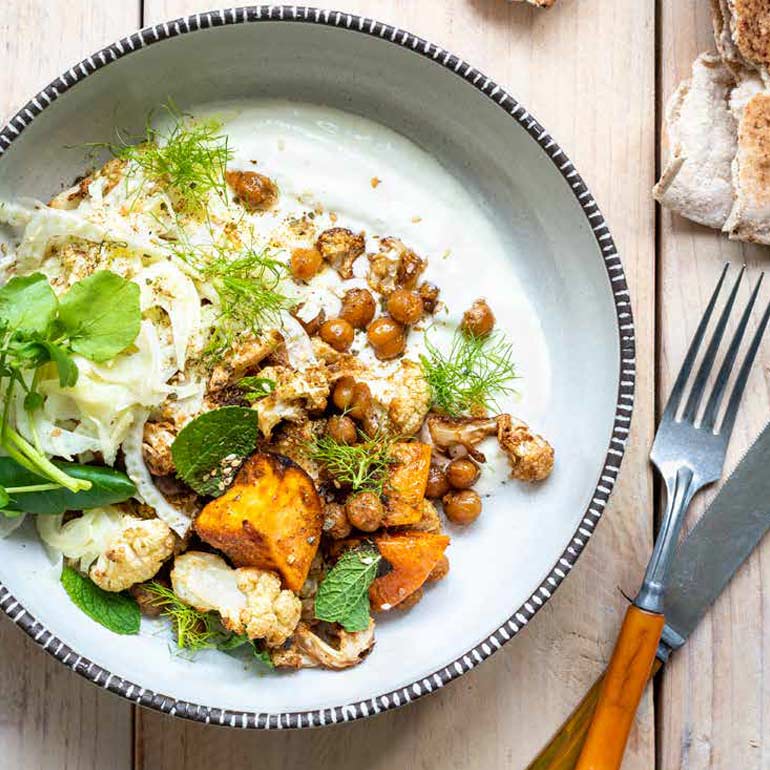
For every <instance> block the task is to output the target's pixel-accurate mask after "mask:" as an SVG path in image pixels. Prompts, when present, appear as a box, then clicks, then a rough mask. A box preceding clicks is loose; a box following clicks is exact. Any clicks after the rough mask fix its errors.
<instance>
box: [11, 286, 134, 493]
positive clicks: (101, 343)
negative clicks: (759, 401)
mask: <svg viewBox="0 0 770 770" xmlns="http://www.w3.org/2000/svg"><path fill="white" fill-rule="evenodd" d="M140 324H141V310H140V306H139V287H138V286H137V285H136V284H135V283H132V282H131V281H127V280H126V279H124V278H121V276H119V275H116V274H115V273H111V272H109V271H98V272H96V273H93V274H92V275H90V276H88V277H87V278H84V279H83V280H82V281H78V282H76V283H74V284H73V285H72V287H71V288H70V290H69V291H68V292H66V293H65V294H64V295H63V296H62V297H61V298H57V297H56V295H55V294H54V292H53V289H51V287H50V285H49V284H48V279H47V278H46V277H45V276H44V275H43V274H42V273H34V274H32V275H27V276H22V277H17V278H12V279H11V280H10V281H8V283H6V284H5V285H4V286H3V287H2V288H0V390H2V393H3V405H2V421H1V422H0V446H2V448H3V449H4V450H5V452H6V454H7V455H8V456H9V457H11V458H12V459H13V460H14V461H15V462H16V463H17V464H18V465H20V466H21V467H22V468H24V469H25V470H27V471H29V472H30V473H33V474H35V475H36V476H39V477H43V480H44V481H48V482H50V483H51V484H53V485H55V486H62V487H65V488H66V489H68V490H69V491H70V492H79V491H83V490H88V489H90V488H91V481H90V480H88V479H87V478H75V477H74V476H72V475H70V474H68V473H66V471H65V470H63V469H62V467H60V466H58V465H55V464H54V463H53V462H51V461H50V460H49V459H48V458H47V457H46V456H45V454H44V453H43V451H42V450H41V447H40V442H39V441H38V438H37V436H36V435H33V440H34V445H33V444H31V443H30V442H29V441H27V439H25V438H24V437H23V436H22V435H21V434H19V433H18V431H16V430H15V429H14V428H13V427H12V426H11V424H10V416H11V407H12V405H13V402H14V397H15V395H16V393H17V392H18V391H19V390H21V391H22V392H23V393H24V407H25V409H26V410H27V411H29V412H34V411H35V410H36V409H38V408H40V407H41V406H42V404H43V396H42V394H40V392H39V391H38V382H39V379H40V375H41V369H42V367H44V366H47V365H49V364H52V365H53V366H55V367H56V370H57V372H58V375H59V384H60V385H61V386H62V387H72V386H74V385H75V384H76V383H77V380H78V368H77V365H76V363H75V361H74V359H73V357H72V354H73V353H78V354H80V355H82V356H83V357H84V358H88V359H90V360H91V361H96V362H102V361H108V360H110V359H111V358H114V357H115V356H116V355H118V354H119V353H121V352H123V351H124V350H125V349H126V348H127V347H129V346H130V345H131V344H132V343H133V341H134V340H135V339H136V336H137V334H138V333H139V328H140ZM30 371H31V372H32V373H33V374H32V377H31V379H29V381H28V378H27V377H26V376H25V374H26V373H27V372H30ZM33 432H34V429H33ZM32 487H34V489H33V488H29V487H27V488H25V487H24V486H22V487H18V486H14V487H13V488H12V490H13V491H11V490H7V489H6V490H3V491H2V493H0V503H2V502H3V501H5V502H7V498H8V497H9V496H10V495H14V494H20V493H24V492H34V491H43V490H42V489H41V488H40V484H33V485H32ZM52 488H53V487H52ZM0 507H2V506H0Z"/></svg>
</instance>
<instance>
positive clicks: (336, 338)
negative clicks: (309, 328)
mask: <svg viewBox="0 0 770 770" xmlns="http://www.w3.org/2000/svg"><path fill="white" fill-rule="evenodd" d="M318 334H319V335H320V337H321V339H322V340H323V341H324V342H326V343H328V344H329V345H331V346H332V347H333V348H334V349H335V350H337V351H339V352H340V353H344V352H345V351H346V350H347V349H348V348H349V347H350V346H351V345H352V344H353V336H354V335H355V332H354V331H353V327H352V326H351V325H350V324H349V323H348V322H347V321H346V320H345V319H344V318H330V319H329V320H328V321H326V322H325V323H323V324H321V329H320V330H319V332H318Z"/></svg>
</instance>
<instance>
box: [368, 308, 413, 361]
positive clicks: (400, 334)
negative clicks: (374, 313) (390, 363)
mask: <svg viewBox="0 0 770 770" xmlns="http://www.w3.org/2000/svg"><path fill="white" fill-rule="evenodd" d="M366 336H367V338H368V340H369V344H370V345H371V346H372V347H373V348H374V354H375V355H376V356H377V358H379V359H380V360H381V361H387V360H388V359H390V358H395V357H396V356H398V355H401V353H403V352H404V348H405V347H406V334H405V332H404V327H403V326H402V325H401V324H400V323H398V321H394V320H393V319H392V318H388V317H386V316H383V317H382V318H378V319H377V320H376V321H372V322H371V323H370V324H369V328H368V329H367V330H366Z"/></svg>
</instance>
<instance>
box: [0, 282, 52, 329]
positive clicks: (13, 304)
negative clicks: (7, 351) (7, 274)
mask: <svg viewBox="0 0 770 770" xmlns="http://www.w3.org/2000/svg"><path fill="white" fill-rule="evenodd" d="M57 307H58V301H57V299H56V295H55V294H54V293H53V289H52V288H51V287H50V286H49V285H48V279H47V278H46V277H45V276H44V275H43V274H42V273H33V274H32V275H25V276H21V277H18V278H11V280H10V281H8V283H6V284H5V286H3V287H2V288H1V289H0V320H2V321H3V322H4V323H5V324H7V328H8V329H10V330H11V331H24V332H39V333H41V334H42V333H44V332H45V331H46V330H47V329H48V327H49V326H50V324H51V322H52V321H53V319H54V318H55V316H56V309H57Z"/></svg>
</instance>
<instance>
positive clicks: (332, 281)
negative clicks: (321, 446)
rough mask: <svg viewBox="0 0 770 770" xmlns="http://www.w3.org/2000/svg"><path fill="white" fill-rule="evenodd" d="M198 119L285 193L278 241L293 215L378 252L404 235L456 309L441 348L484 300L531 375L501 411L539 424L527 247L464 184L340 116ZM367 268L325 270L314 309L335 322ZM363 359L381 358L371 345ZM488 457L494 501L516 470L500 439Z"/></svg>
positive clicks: (252, 106) (369, 127)
mask: <svg viewBox="0 0 770 770" xmlns="http://www.w3.org/2000/svg"><path fill="white" fill-rule="evenodd" d="M192 113H193V114H194V115H196V116H216V117H217V118H219V119H220V120H222V121H223V123H224V130H225V132H226V133H227V135H228V138H229V144H230V146H231V148H232V150H233V151H234V158H233V161H232V162H231V164H230V165H231V167H235V168H242V169H244V170H247V169H251V170H257V171H259V172H260V173H264V174H266V175H267V176H269V177H271V178H272V179H273V180H274V181H275V182H276V183H277V184H278V187H279V190H280V203H279V206H278V208H277V209H276V210H274V211H273V212H271V213H269V214H267V215H260V216H259V217H258V218H257V219H256V221H257V222H258V223H259V224H258V225H257V227H258V228H259V229H261V228H265V232H266V233H267V232H269V231H270V230H272V229H274V228H275V227H276V226H277V225H278V223H279V222H280V221H281V220H283V219H284V218H285V217H286V216H287V215H301V214H302V213H304V212H306V211H308V210H310V209H313V207H314V206H317V208H318V210H319V211H321V210H322V212H323V213H321V214H320V215H319V216H317V217H316V220H315V222H316V224H317V225H318V228H319V231H320V230H322V229H325V228H326V227H331V226H338V227H347V228H350V229H351V230H353V231H360V230H363V231H364V232H365V234H366V238H367V252H376V251H377V250H378V240H377V238H378V237H384V236H389V235H390V236H395V237H397V238H399V239H400V240H402V241H403V242H404V243H405V244H406V245H407V246H408V247H410V248H411V249H413V250H414V251H415V252H416V253H417V254H418V255H419V256H420V257H422V258H424V259H427V261H428V267H427V270H426V272H425V274H424V276H423V277H424V278H425V279H427V280H429V281H431V282H433V283H435V284H436V285H437V286H439V288H440V289H441V295H440V299H441V301H442V302H443V303H444V309H443V310H442V311H441V312H440V313H438V314H437V316H436V319H435V322H434V328H433V329H432V330H431V339H432V340H434V342H435V343H437V344H438V345H439V346H442V345H443V344H445V342H446V341H448V339H449V337H450V336H451V333H452V331H453V330H454V328H455V327H456V326H457V324H458V323H459V322H460V320H461V317H462V314H463V312H464V310H465V309H467V308H468V306H469V305H470V304H471V302H472V301H473V300H474V299H476V298H477V297H484V298H485V299H486V300H487V302H488V303H489V305H490V307H491V308H492V310H493V312H494V314H495V316H496V318H497V328H499V329H501V330H503V331H505V333H506V334H507V335H508V337H509V338H510V341H511V342H512V344H513V349H514V359H515V362H516V368H517V373H518V375H519V379H518V380H517V381H516V383H515V387H516V393H515V394H514V395H512V396H511V397H509V398H506V399H504V400H503V401H502V402H501V403H500V409H501V411H510V412H511V413H513V414H515V415H517V416H520V417H522V419H525V420H528V421H530V420H531V421H532V422H533V423H535V424H536V423H537V422H538V418H539V417H540V415H541V414H542V413H543V411H544V409H545V408H546V405H547V404H548V401H549V391H550V377H551V373H550V369H549V362H548V354H547V348H546V343H545V339H544V336H543V331H542V328H541V325H540V322H539V319H538V317H537V315H536V313H535V310H534V308H533V307H532V306H531V304H530V302H529V301H528V298H527V296H526V295H525V293H524V292H523V290H522V288H521V285H520V283H519V281H518V279H517V276H516V274H515V271H514V263H515V260H512V259H511V258H510V250H511V249H512V248H515V247H514V246H512V245H511V243H509V242H507V241H506V240H504V239H503V238H502V237H501V235H500V233H499V232H498V231H497V229H496V228H495V225H494V223H493V221H492V220H491V219H490V217H489V216H488V215H487V214H486V213H485V212H484V210H483V208H482V206H481V205H479V203H478V202H477V201H475V200H474V198H473V197H472V196H471V194H470V193H469V192H468V191H467V190H466V189H465V188H464V186H463V185H462V183H461V182H460V180H458V179H457V178H456V177H454V176H453V175H452V174H450V173H449V172H448V171H447V170H446V169H445V168H444V167H443V166H442V165H441V164H440V163H439V162H438V161H437V160H436V159H434V158H433V157H432V156H431V155H429V154H428V153H426V152H425V151H423V150H421V149H420V148H419V147H417V145H415V144H414V143H412V142H411V141H409V140H408V139H406V138H405V137H403V136H401V135H400V134H398V133H396V132H395V131H393V130H391V129H389V128H386V127H384V126H382V125H380V124H377V123H374V122H372V121H370V120H367V119H365V118H361V117H359V116H356V115H352V114H349V113H345V112H342V111H339V110H334V109H330V108H327V107H320V106H315V105H310V104H302V103H292V102H287V101H272V100H262V101H257V102H237V103H227V104H221V105H207V106H206V108H205V110H204V109H201V110H195V109H193V110H192ZM254 161H256V164H255V163H254ZM373 180H377V181H376V182H375V181H373ZM330 214H333V215H336V219H333V217H330ZM303 245H306V244H303ZM367 265H368V261H367V259H366V257H365V256H363V257H361V258H359V260H357V262H356V264H355V266H354V273H355V276H357V277H356V278H354V279H352V280H351V281H346V282H345V283H344V286H343V285H342V282H341V281H340V279H339V277H338V276H337V274H336V272H335V271H334V270H332V269H327V270H325V271H324V272H323V273H322V274H321V275H319V276H318V277H317V278H315V279H314V280H313V281H312V282H311V284H310V288H311V297H309V298H308V299H307V301H308V302H312V304H313V306H314V307H315V306H317V307H318V308H319V309H320V307H324V309H325V310H326V312H327V316H333V315H335V314H336V313H337V312H338V310H339V297H341V296H342V294H343V293H344V291H345V290H346V289H348V288H352V287H354V286H362V287H365V286H366V282H365V280H364V279H363V275H365V273H366V267H367ZM309 312H310V311H308V313H309ZM353 349H354V350H360V351H361V355H362V357H367V356H371V349H370V348H369V347H368V346H367V345H366V344H365V337H364V336H363V335H362V334H359V335H357V339H356V341H355V343H354V346H353ZM422 349H423V334H421V333H419V332H415V331H412V333H411V334H410V336H409V340H408V344H407V353H406V355H407V357H409V358H412V359H414V360H417V357H418V356H419V353H420V352H421V351H422ZM372 360H373V359H372ZM482 449H483V450H484V451H485V453H486V455H487V461H488V462H487V464H486V467H485V468H484V469H483V472H482V477H481V479H480V481H479V483H478V484H477V487H476V488H477V490H478V491H479V492H480V493H481V494H487V493H490V492H491V491H492V490H493V489H494V488H495V487H496V486H497V485H498V484H499V483H500V480H501V479H502V478H504V477H505V476H506V475H507V463H506V460H505V457H504V455H502V453H501V452H500V451H499V450H498V449H497V444H496V442H495V441H494V440H493V441H488V442H484V445H483V447H482Z"/></svg>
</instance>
